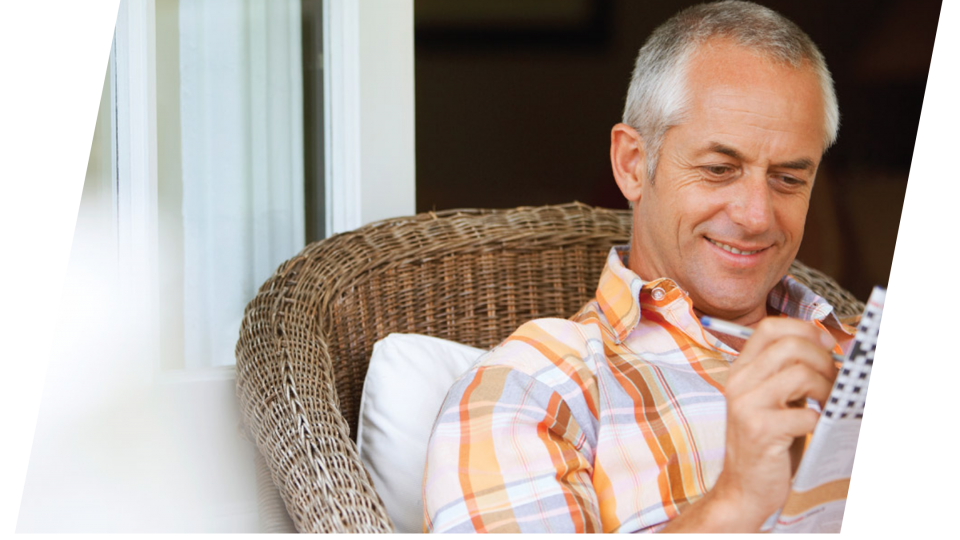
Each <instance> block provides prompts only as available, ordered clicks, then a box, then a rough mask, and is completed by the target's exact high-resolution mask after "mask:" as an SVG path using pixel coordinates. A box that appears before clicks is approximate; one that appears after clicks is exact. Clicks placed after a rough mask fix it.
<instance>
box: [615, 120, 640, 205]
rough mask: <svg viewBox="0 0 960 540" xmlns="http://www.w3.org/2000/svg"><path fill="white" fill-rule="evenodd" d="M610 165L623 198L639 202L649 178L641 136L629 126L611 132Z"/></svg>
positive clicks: (620, 125)
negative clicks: (644, 184) (645, 182)
mask: <svg viewBox="0 0 960 540" xmlns="http://www.w3.org/2000/svg"><path fill="white" fill-rule="evenodd" d="M610 165H611V166H612V167H613V177H614V178H615V179H616V180H617V185H618V186H620V192H621V193H623V196H624V197H625V198H626V199H627V200H628V201H630V202H632V203H635V202H637V201H639V200H640V193H641V191H642V190H641V188H642V187H643V183H644V181H645V180H646V176H647V163H646V154H645V153H644V150H643V139H642V138H641V137H640V134H639V133H637V130H635V129H633V128H632V127H630V126H628V125H627V124H617V125H615V126H613V129H612V130H610Z"/></svg>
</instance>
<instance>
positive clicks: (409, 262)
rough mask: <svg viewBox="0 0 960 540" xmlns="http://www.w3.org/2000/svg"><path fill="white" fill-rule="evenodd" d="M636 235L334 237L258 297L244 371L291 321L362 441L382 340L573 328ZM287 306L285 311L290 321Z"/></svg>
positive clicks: (452, 221) (384, 230) (563, 227)
mask: <svg viewBox="0 0 960 540" xmlns="http://www.w3.org/2000/svg"><path fill="white" fill-rule="evenodd" d="M629 234H630V212H629V211H628V210H609V209H602V208H593V207H590V206H586V205H583V204H579V203H573V204H568V205H562V206H542V207H528V208H517V209H511V210H456V211H445V212H440V213H432V212H430V213H424V214H419V215H417V216H414V217H411V218H403V219H396V220H388V221H384V222H380V223H376V224H373V225H369V226H366V227H362V228H360V229H358V230H356V231H352V232H349V233H345V234H340V235H337V236H334V237H331V238H328V239H326V240H323V241H320V242H317V243H314V244H311V245H310V246H307V248H305V249H304V250H303V252H301V253H300V254H299V255H298V256H296V257H294V258H293V259H291V260H290V261H288V262H287V263H285V264H284V265H283V266H281V267H280V269H278V270H277V273H276V274H275V276H274V277H273V278H272V279H271V280H269V281H268V282H267V283H265V284H264V286H263V287H262V288H261V295H264V302H270V303H272V309H273V311H271V310H270V309H271V306H260V309H258V308H257V300H255V301H254V302H251V307H249V308H248V312H247V315H246V317H245V320H244V330H243V331H242V332H241V342H240V343H239V344H238V347H237V355H238V367H239V366H240V364H241V355H242V354H246V355H248V356H249V355H252V354H253V351H252V349H253V348H255V347H256V346H258V345H256V344H258V343H261V340H259V339H258V338H256V336H254V335H253V334H255V332H256V329H257V328H260V327H261V326H262V327H264V328H266V327H267V326H269V327H271V328H274V327H276V321H275V320H273V321H272V322H271V324H270V325H260V324H258V319H262V318H264V317H273V318H274V319H276V318H277V317H278V316H280V317H283V320H284V322H285V323H286V326H285V328H287V329H288V330H286V333H285V334H284V338H283V339H286V340H300V341H302V342H303V343H302V347H301V349H304V350H316V351H317V353H318V355H319V354H322V352H323V351H326V354H327V355H328V357H329V362H330V370H331V371H332V374H330V375H332V381H331V382H332V384H333V387H334V388H335V389H336V394H337V396H338V398H339V407H340V411H341V413H342V414H343V418H344V419H345V420H346V423H347V425H348V426H349V430H350V437H351V438H354V437H355V433H356V426H357V416H358V409H359V403H360V394H361V391H362V387H363V381H364V377H365V376H366V370H367V365H368V362H369V358H370V354H371V351H372V348H373V344H374V343H375V342H376V341H378V340H379V339H381V338H383V337H384V336H386V335H387V334H389V333H391V332H407V333H421V334H428V335H432V336H436V337H441V338H445V339H450V340H454V341H458V342H461V343H465V344H468V345H473V346H476V347H482V348H487V347H492V346H494V345H496V344H497V343H499V342H500V341H501V340H503V339H504V338H506V337H507V336H508V335H509V334H510V333H511V332H512V331H513V330H515V329H516V328H517V327H518V326H520V325H521V324H522V323H523V322H525V321H527V320H530V319H534V318H538V317H564V318H566V317H569V316H570V315H572V314H573V313H575V312H576V311H577V310H578V309H579V308H580V307H581V306H582V305H583V304H584V303H585V302H586V301H588V300H589V299H590V298H592V297H593V295H594V292H595V289H596V284H597V279H598V277H599V274H600V271H601V270H602V268H603V264H604V262H605V260H606V256H607V254H608V252H609V250H610V247H611V246H613V245H618V244H626V243H628V241H629ZM792 272H793V274H794V275H795V276H796V277H797V278H798V279H800V280H801V281H803V282H805V283H807V284H808V285H810V286H811V287H813V288H814V290H817V292H819V293H821V294H822V295H823V296H825V297H826V298H827V299H828V300H830V301H831V302H832V303H833V304H834V306H836V307H837V310H838V311H839V312H840V313H841V315H847V314H859V313H860V311H861V310H862V308H863V305H862V304H861V303H859V302H858V301H857V300H856V299H855V298H853V297H852V296H851V295H850V294H849V293H847V292H846V291H844V290H842V289H841V288H840V287H839V286H838V285H837V284H836V282H834V281H833V280H832V279H830V278H828V277H826V276H824V275H823V274H820V273H819V272H816V271H814V270H812V269H809V268H807V267H805V266H803V265H802V264H799V263H795V264H794V267H793V269H792ZM278 288H286V289H287V292H286V293H285V294H284V295H282V298H281V297H280V296H277V295H276V294H274V293H275V292H276V290H277V289H278ZM268 293H269V294H268ZM259 296H260V295H258V297H259ZM267 298H269V300H267ZM279 303H285V304H286V306H285V309H283V313H282V314H281V315H278V314H277V313H276V310H275V308H276V307H278V304H279ZM264 308H267V309H264ZM245 332H246V333H249V335H248V334H245ZM245 335H248V337H249V339H247V341H246V345H245V341H244V340H245V338H244V336H245ZM241 349H243V350H241ZM251 358H252V356H251ZM303 361H305V362H310V359H309V358H304V360H303ZM313 361H314V362H316V361H319V360H317V359H314V360H313ZM308 368H309V369H311V370H312V369H316V366H309V367H308ZM294 369H296V368H294ZM321 369H322V368H321ZM324 375H325V376H326V375H327V374H324Z"/></svg>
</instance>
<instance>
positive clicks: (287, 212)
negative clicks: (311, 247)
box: [180, 0, 305, 369]
mask: <svg viewBox="0 0 960 540" xmlns="http://www.w3.org/2000/svg"><path fill="white" fill-rule="evenodd" d="M300 39H301V38H300V2H299V1H297V0H180V83H181V87H180V88H181V90H180V114H181V132H182V150H181V152H182V167H183V177H182V178H183V255H184V286H183V291H184V302H183V306H184V349H185V350H184V367H185V368H187V369H190V368H196V367H208V366H216V365H224V364H232V363H233V362H234V347H235V346H236V342H237V338H238V335H239V328H240V321H241V318H242V316H243V308H244V307H245V306H246V304H247V303H248V302H249V301H250V300H251V299H252V298H253V296H254V295H255V294H256V290H257V288H258V287H259V286H260V284H262V283H263V282H264V281H265V280H266V279H267V278H268V277H269V276H270V275H271V274H272V272H273V271H274V270H275V269H276V268H277V266H278V265H279V264H280V263H282V262H283V261H284V260H286V259H288V258H290V257H291V256H293V255H294V254H296V253H297V252H298V251H299V250H300V249H302V247H303V246H304V228H305V225H304V193H303V191H304V188H303V185H304V179H303V174H304V172H303V96H302V92H303V90H302V89H303V85H302V63H301V41H300Z"/></svg>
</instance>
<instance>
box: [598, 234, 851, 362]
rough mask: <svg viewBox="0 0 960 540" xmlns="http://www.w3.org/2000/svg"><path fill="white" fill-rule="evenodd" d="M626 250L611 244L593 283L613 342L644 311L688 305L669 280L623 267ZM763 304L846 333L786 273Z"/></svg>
mask: <svg viewBox="0 0 960 540" xmlns="http://www.w3.org/2000/svg"><path fill="white" fill-rule="evenodd" d="M629 252H630V246H614V247H613V248H611V249H610V253H609V254H608V255H607V262H606V265H605V266H604V268H603V272H602V273H601V274H600V283H599V285H598V286H597V302H598V303H599V305H600V310H601V311H602V312H603V315H604V317H606V319H607V322H609V323H610V326H611V328H613V331H614V332H615V333H616V341H617V343H619V342H621V341H622V340H623V339H625V338H626V336H627V335H628V334H629V333H630V332H631V331H633V329H634V328H636V326H637V324H639V323H640V319H641V317H642V314H643V312H644V311H645V310H647V311H648V310H650V309H668V308H669V306H672V305H675V302H676V301H678V300H680V299H681V298H682V299H684V300H685V301H686V305H684V306H682V309H683V310H685V311H686V310H689V309H690V308H691V307H692V303H691V302H690V300H689V295H687V293H686V291H684V290H683V289H681V288H680V287H679V286H678V285H677V284H676V283H675V282H674V281H673V280H671V279H669V278H659V279H655V280H651V281H643V279H641V278H640V276H638V275H637V274H636V273H634V272H633V271H632V270H630V269H629V268H627V266H626V264H625V261H626V260H627V255H628V254H629ZM767 305H768V306H770V307H771V308H773V309H774V310H776V311H778V312H780V313H782V314H783V315H786V316H787V317H792V318H795V319H802V320H806V321H819V322H820V323H821V324H823V325H824V326H827V327H832V328H837V329H840V330H842V331H843V332H845V333H849V330H847V329H846V328H845V325H843V324H842V323H841V322H840V320H839V319H838V318H837V315H836V313H835V312H834V309H833V306H832V305H830V303H829V302H827V300H826V299H824V298H823V297H821V296H820V295H818V294H817V293H815V292H813V291H812V290H811V289H810V288H809V287H807V286H806V285H804V284H802V283H800V282H799V281H797V280H796V279H794V278H793V277H792V276H790V275H786V276H784V277H783V279H781V280H780V281H779V282H778V283H777V285H776V286H774V288H773V290H771V291H770V294H769V295H768V296H767ZM641 306H642V308H641Z"/></svg>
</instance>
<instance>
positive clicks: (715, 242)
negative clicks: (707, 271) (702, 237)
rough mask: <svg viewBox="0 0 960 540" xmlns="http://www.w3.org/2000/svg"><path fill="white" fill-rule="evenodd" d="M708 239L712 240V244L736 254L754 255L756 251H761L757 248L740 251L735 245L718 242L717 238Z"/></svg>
mask: <svg viewBox="0 0 960 540" xmlns="http://www.w3.org/2000/svg"><path fill="white" fill-rule="evenodd" d="M707 240H710V243H711V244H713V245H715V246H717V247H719V248H721V249H723V250H724V251H729V252H730V253H733V254H734V255H753V254H754V253H757V252H759V251H761V250H759V249H755V250H753V251H740V250H739V249H737V248H735V247H733V246H728V245H726V244H721V243H720V242H717V241H716V240H713V239H711V238H707Z"/></svg>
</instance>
